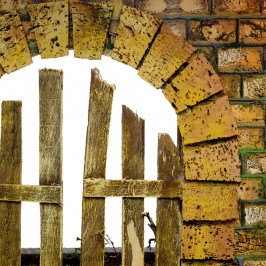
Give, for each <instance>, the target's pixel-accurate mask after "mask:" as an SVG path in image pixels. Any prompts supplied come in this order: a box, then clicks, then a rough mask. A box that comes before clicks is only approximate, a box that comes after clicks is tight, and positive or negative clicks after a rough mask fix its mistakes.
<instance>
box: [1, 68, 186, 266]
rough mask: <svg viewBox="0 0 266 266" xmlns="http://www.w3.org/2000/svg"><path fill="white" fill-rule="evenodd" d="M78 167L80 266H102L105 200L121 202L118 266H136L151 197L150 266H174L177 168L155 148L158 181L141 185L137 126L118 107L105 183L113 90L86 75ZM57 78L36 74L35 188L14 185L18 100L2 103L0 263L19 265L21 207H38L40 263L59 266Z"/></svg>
mask: <svg viewBox="0 0 266 266" xmlns="http://www.w3.org/2000/svg"><path fill="white" fill-rule="evenodd" d="M91 78H92V81H91V90H90V103H89V118H88V130H87V143H86V153H85V167H84V188H83V211H82V245H81V264H82V265H83V266H103V265H104V253H105V241H104V238H105V232H104V213H105V197H112V196H119V197H123V218H122V225H123V233H122V239H123V241H122V243H123V245H122V265H124V266H129V265H132V266H141V265H144V217H143V213H144V198H145V197H156V198H158V200H157V228H156V264H157V265H160V266H162V265H167V266H172V265H173V266H175V265H179V257H180V234H179V231H180V223H181V219H180V207H179V201H178V198H180V196H181V182H180V180H178V177H179V176H180V169H181V167H180V162H179V155H178V151H177V148H176V147H175V145H174V144H173V142H172V140H171V139H170V137H169V136H168V135H164V134H162V135H160V136H159V142H158V180H153V181H148V180H144V120H142V119H141V118H139V117H138V116H137V115H135V114H134V113H133V112H132V111H130V110H129V109H128V108H126V107H125V106H123V115H122V131H123V135H122V155H123V158H122V159H123V160H122V175H123V179H122V180H105V165H106V159H107V158H106V157H107V143H108V133H109V125H110V116H111V106H112V99H113V89H114V88H113V86H110V85H109V84H107V83H106V82H104V81H102V79H101V77H100V73H99V72H98V70H96V69H95V70H93V71H92V76H91ZM62 87H63V86H62V72H60V71H56V70H41V71H40V104H39V106H40V135H39V137H40V139H39V140H40V144H39V146H40V147H39V151H40V185H39V186H33V185H22V184H21V183H22V180H21V179H22V178H21V169H22V155H21V154H22V152H21V150H22V149H21V146H22V138H21V106H22V104H21V102H15V101H14V102H3V103H2V124H1V150H0V230H1V231H0V265H12V266H13V265H14V266H20V265H21V240H20V238H21V236H20V235H21V224H20V223H21V222H20V218H21V217H20V216H21V202H22V201H34V202H40V208H41V247H40V265H43V266H53V265H54V266H58V265H62V263H63V262H62V238H63V237H62V224H63V222H62V215H63V210H62Z"/></svg>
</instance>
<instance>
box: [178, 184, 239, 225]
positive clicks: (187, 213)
mask: <svg viewBox="0 0 266 266" xmlns="http://www.w3.org/2000/svg"><path fill="white" fill-rule="evenodd" d="M237 187H238V186H237V184H215V183H206V182H205V183H202V182H189V183H186V184H184V185H183V196H182V198H183V211H182V218H183V220H184V221H193V220H196V221H226V220H227V221H228V220H233V219H238V218H239V213H238V191H237Z"/></svg>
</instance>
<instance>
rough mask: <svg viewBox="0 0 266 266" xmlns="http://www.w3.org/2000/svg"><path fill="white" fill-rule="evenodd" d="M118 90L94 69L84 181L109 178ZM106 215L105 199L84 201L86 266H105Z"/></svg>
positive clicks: (84, 265) (83, 261)
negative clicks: (110, 141)
mask: <svg viewBox="0 0 266 266" xmlns="http://www.w3.org/2000/svg"><path fill="white" fill-rule="evenodd" d="M114 88H115V87H114V85H109V84H108V83H107V82H105V81H103V80H102V78H101V75H100V72H99V70H98V69H92V71H91V86H90V99H89V115H88V127H87V138H86V150H85V162H84V179H91V178H100V179H104V178H105V169H106V160H107V145H108V135H109V126H110V118H111V109H112V102H113V91H114ZM104 214H105V200H104V199H103V198H99V199H94V198H83V202H82V241H81V265H83V266H102V265H103V263H104V251H105V241H104Z"/></svg>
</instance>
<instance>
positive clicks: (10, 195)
mask: <svg viewBox="0 0 266 266" xmlns="http://www.w3.org/2000/svg"><path fill="white" fill-rule="evenodd" d="M62 196H63V193H62V187H60V186H34V185H10V184H0V201H17V202H21V201H32V202H41V203H57V204H62Z"/></svg>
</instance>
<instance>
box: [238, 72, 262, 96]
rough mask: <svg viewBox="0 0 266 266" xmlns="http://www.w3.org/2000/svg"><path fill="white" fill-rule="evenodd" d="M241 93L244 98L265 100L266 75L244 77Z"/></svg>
mask: <svg viewBox="0 0 266 266" xmlns="http://www.w3.org/2000/svg"><path fill="white" fill-rule="evenodd" d="M243 91H244V97H245V98H249V99H254V98H266V75H252V76H244V77H243Z"/></svg>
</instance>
